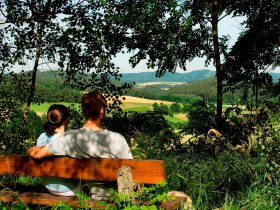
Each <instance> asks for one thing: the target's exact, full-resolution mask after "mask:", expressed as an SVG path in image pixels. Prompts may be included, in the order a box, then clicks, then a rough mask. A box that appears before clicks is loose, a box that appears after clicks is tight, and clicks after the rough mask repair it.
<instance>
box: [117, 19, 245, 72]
mask: <svg viewBox="0 0 280 210" xmlns="http://www.w3.org/2000/svg"><path fill="white" fill-rule="evenodd" d="M242 20H244V18H242V17H239V18H231V17H228V16H226V17H225V18H223V19H222V20H221V21H220V22H219V25H218V31H219V36H222V35H230V41H229V46H232V45H233V44H234V43H235V41H236V40H237V38H238V35H239V33H240V32H241V31H242V30H241V29H242V28H241V25H240V23H241V22H242ZM130 55H131V54H119V55H118V56H117V57H116V58H115V59H114V60H115V61H116V64H117V65H118V66H119V67H120V69H121V72H122V73H137V72H144V71H154V70H148V69H147V67H146V65H145V62H144V61H142V62H141V63H139V64H138V65H137V66H136V67H135V68H132V67H131V65H130V64H129V63H128V59H129V56H130ZM204 60H205V59H203V58H195V59H194V60H193V61H192V62H190V63H188V64H187V69H188V71H194V70H200V69H210V70H213V71H214V70H215V67H214V66H208V67H206V66H204ZM176 72H184V71H183V70H180V69H178V70H177V71H176Z"/></svg>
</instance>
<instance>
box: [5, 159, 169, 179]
mask: <svg viewBox="0 0 280 210" xmlns="http://www.w3.org/2000/svg"><path fill="white" fill-rule="evenodd" d="M0 164H1V165H0V175H2V174H18V175H26V176H54V177H63V178H71V179H83V180H98V181H117V173H118V169H119V168H120V167H121V166H129V167H130V168H131V171H132V177H133V180H134V181H136V182H139V183H143V184H159V183H162V182H164V181H166V177H165V167H164V161H162V160H137V159H133V160H128V159H103V158H102V159H100V158H92V159H76V158H70V157H49V158H45V159H43V160H34V159H31V158H30V157H28V156H23V155H9V156H0Z"/></svg>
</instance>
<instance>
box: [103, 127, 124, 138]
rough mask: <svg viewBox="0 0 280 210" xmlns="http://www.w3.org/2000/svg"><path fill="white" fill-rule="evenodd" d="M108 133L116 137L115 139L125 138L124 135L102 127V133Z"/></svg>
mask: <svg viewBox="0 0 280 210" xmlns="http://www.w3.org/2000/svg"><path fill="white" fill-rule="evenodd" d="M105 132H106V133H108V135H109V136H111V137H114V138H117V139H125V138H124V136H123V135H122V134H120V133H118V132H114V131H109V130H107V129H104V133H105Z"/></svg>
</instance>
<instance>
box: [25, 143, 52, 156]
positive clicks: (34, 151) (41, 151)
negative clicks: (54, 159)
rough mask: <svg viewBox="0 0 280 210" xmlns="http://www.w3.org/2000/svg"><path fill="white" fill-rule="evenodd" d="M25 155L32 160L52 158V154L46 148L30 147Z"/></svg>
mask: <svg viewBox="0 0 280 210" xmlns="http://www.w3.org/2000/svg"><path fill="white" fill-rule="evenodd" d="M26 153H27V155H29V156H30V157H32V158H34V159H42V158H44V157H48V156H52V155H53V154H52V153H51V152H50V151H49V150H48V148H47V146H42V147H31V148H30V149H28V150H27V152H26Z"/></svg>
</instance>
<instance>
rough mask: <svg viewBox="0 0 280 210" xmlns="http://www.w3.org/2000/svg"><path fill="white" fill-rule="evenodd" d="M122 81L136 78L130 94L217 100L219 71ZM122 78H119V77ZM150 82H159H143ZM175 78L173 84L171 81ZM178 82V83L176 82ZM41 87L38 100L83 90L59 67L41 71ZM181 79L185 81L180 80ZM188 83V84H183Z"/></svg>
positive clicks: (233, 99)
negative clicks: (71, 83)
mask: <svg viewBox="0 0 280 210" xmlns="http://www.w3.org/2000/svg"><path fill="white" fill-rule="evenodd" d="M272 78H273V80H274V81H277V79H279V78H280V73H274V74H273V75H272ZM122 81H126V82H135V85H134V87H133V88H132V89H130V90H127V95H130V96H135V97H141V98H148V99H158V100H165V101H172V102H181V103H188V102H190V101H193V100H194V99H202V100H204V101H207V102H213V103H215V101H216V79H215V73H214V72H213V71H210V70H197V71H192V72H186V73H167V74H166V75H165V76H164V77H161V78H156V77H155V74H154V73H152V72H143V73H128V74H122ZM116 82H118V81H116ZM147 82H157V83H156V84H152V83H151V85H145V86H140V85H139V84H142V83H147ZM170 82H173V84H169V83H170ZM174 82H178V83H179V84H178V85H174ZM36 83H37V84H36V85H37V89H36V92H35V98H36V100H35V101H37V102H44V101H47V102H62V101H63V102H70V103H74V102H78V101H79V100H80V96H81V90H79V89H75V88H71V87H70V86H69V85H67V84H64V83H63V76H62V75H60V72H59V71H45V72H38V77H37V80H36ZM180 83H181V84H180ZM182 83H185V84H182ZM224 102H225V103H227V104H238V103H240V95H239V93H238V92H237V91H236V92H235V93H231V92H226V93H225V95H224Z"/></svg>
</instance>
